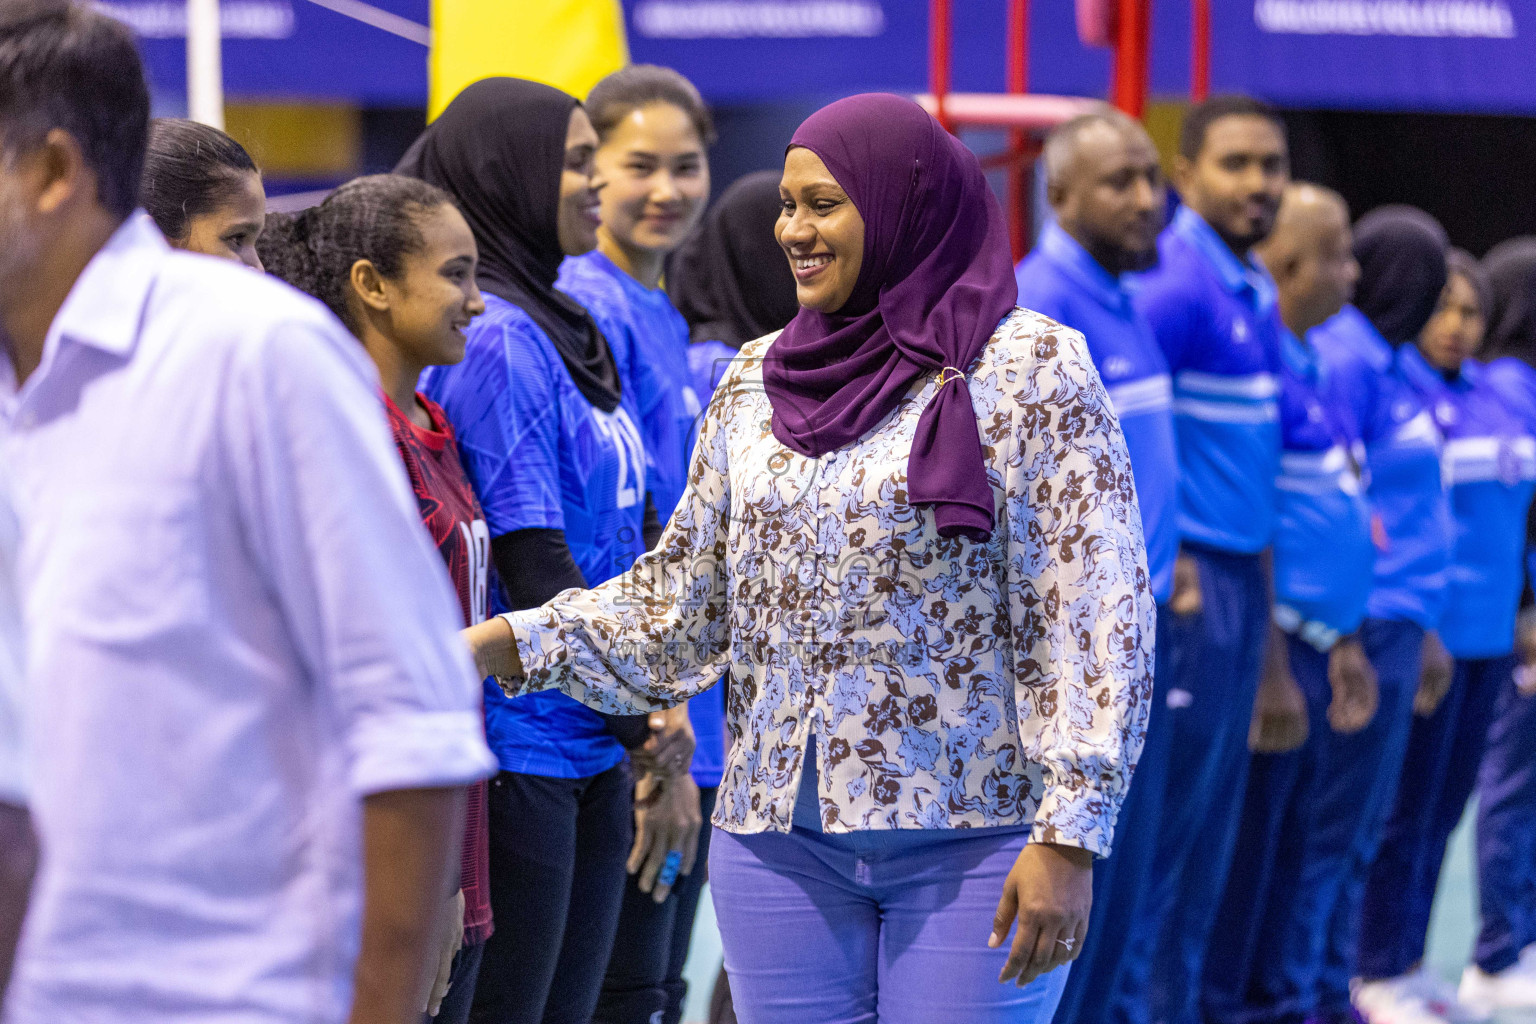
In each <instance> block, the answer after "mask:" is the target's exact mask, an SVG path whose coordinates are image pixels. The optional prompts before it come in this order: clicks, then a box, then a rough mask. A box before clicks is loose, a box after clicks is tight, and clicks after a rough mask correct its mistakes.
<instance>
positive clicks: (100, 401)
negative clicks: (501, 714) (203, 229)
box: [0, 2, 492, 1024]
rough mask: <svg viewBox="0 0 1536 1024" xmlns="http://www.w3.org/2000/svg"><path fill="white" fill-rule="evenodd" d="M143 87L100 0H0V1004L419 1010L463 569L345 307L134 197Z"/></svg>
mask: <svg viewBox="0 0 1536 1024" xmlns="http://www.w3.org/2000/svg"><path fill="white" fill-rule="evenodd" d="M148 109H149V97H148V93H147V90H146V88H145V83H144V78H143V72H142V69H141V67H140V64H139V59H138V55H137V53H136V52H135V49H134V45H133V41H132V39H131V38H130V37H129V35H128V32H127V29H125V28H124V27H123V26H122V25H121V23H119V22H116V21H113V20H111V19H109V18H108V17H106V16H105V15H103V14H99V13H96V12H95V11H93V10H91V9H89V8H86V7H83V6H73V5H68V4H65V3H59V2H43V3H36V4H23V3H12V4H8V5H6V7H5V9H4V13H3V16H0V147H3V149H4V154H3V156H4V159H3V161H0V224H4V226H5V227H4V235H5V239H6V244H5V247H4V249H3V250H0V327H3V329H4V335H5V337H6V339H7V352H6V355H7V357H8V358H7V360H6V361H5V363H4V365H5V367H6V371H7V376H8V377H9V380H8V382H7V385H6V387H5V391H6V397H7V402H6V408H5V417H4V418H5V427H4V431H3V447H4V449H5V454H6V456H7V457H8V459H9V463H10V468H11V470H12V472H13V473H14V481H15V487H14V491H15V494H16V497H17V500H18V501H19V502H20V507H19V508H18V514H19V518H20V521H21V524H22V538H23V540H22V549H21V557H20V566H21V586H22V592H23V594H24V595H25V601H26V610H27V645H28V666H27V675H28V679H29V680H30V681H31V685H30V686H29V687H28V689H29V691H30V692H31V693H32V694H34V695H35V696H34V697H33V698H32V699H31V700H30V701H29V707H28V714H29V720H28V728H29V730H30V731H31V734H32V743H33V747H34V749H36V750H37V751H38V756H36V757H34V758H33V759H32V763H33V775H34V786H33V794H32V795H33V803H32V809H33V813H34V814H35V816H36V819H37V823H38V830H39V835H40V839H41V842H42V845H43V848H44V849H45V850H46V851H47V856H46V858H45V861H44V864H43V868H42V870H41V872H40V874H39V877H38V882H37V889H36V893H35V897H34V902H33V907H32V910H31V914H30V916H29V918H28V921H27V930H26V935H25V938H24V940H23V947H22V951H21V954H20V957H19V959H18V964H17V971H16V978H15V983H14V985H13V987H12V992H11V1000H10V1005H9V1016H8V1020H11V1021H15V1022H17V1024H34V1022H36V1024H44V1022H47V1024H56V1022H62V1021H113V1022H131V1021H143V1022H146V1024H147V1022H151V1021H153V1022H156V1024H166V1022H172V1024H192V1022H197V1024H263V1022H270V1024H291V1022H293V1021H296V1020H303V1021H313V1022H316V1024H340V1022H342V1021H344V1020H348V1019H349V1017H348V1014H349V1011H350V1014H351V1016H350V1020H351V1021H353V1022H354V1024H411V1022H415V1021H417V1020H418V1019H419V1016H420V1013H421V1006H422V1002H423V995H424V991H425V983H426V978H425V976H424V971H423V964H424V962H426V960H427V958H428V954H429V949H430V948H431V940H432V934H431V933H432V930H433V927H434V925H435V923H436V921H437V919H438V916H439V910H440V908H441V906H442V903H443V900H444V899H445V898H446V896H447V895H448V894H449V893H450V892H451V891H452V889H451V885H452V884H453V883H452V877H453V876H456V874H457V872H456V870H454V869H455V868H456V867H457V851H456V849H455V847H456V842H454V840H456V839H457V836H458V834H459V830H460V829H461V828H462V820H461V815H462V813H463V786H464V785H465V784H466V783H469V782H472V781H474V780H476V779H478V778H482V777H484V776H485V774H486V773H487V771H488V770H489V769H490V767H491V766H492V761H491V759H490V756H489V753H488V752H487V751H486V749H485V743H484V740H483V737H482V733H481V729H480V722H479V716H478V714H477V708H476V704H475V681H474V676H473V674H472V669H471V665H470V663H469V659H468V657H467V655H466V653H465V651H464V648H463V645H462V642H461V641H460V640H459V639H458V637H457V635H456V633H457V630H456V625H457V621H458V619H459V615H458V612H457V610H456V609H455V607H454V600H453V592H452V590H451V588H450V587H449V585H448V581H447V578H446V574H445V572H444V571H443V567H442V564H441V562H440V561H439V560H438V558H437V556H436V553H435V552H433V551H432V549H431V546H430V544H429V543H428V541H427V538H426V535H425V533H424V531H423V530H422V529H421V525H420V522H419V520H418V517H417V513H416V507H415V502H414V501H413V500H412V498H411V494H410V490H409V488H408V486H407V485H406V481H405V475H404V473H403V472H402V471H401V469H400V466H399V463H398V459H397V456H396V455H395V452H394V449H393V446H392V445H391V444H390V442H389V436H388V434H387V432H386V431H385V429H384V425H383V422H382V417H381V416H380V415H379V403H378V398H377V397H376V388H377V380H378V378H377V376H376V374H375V373H374V372H373V368H372V367H371V366H370V365H369V364H368V362H367V360H366V358H365V357H364V356H363V354H362V352H361V351H360V350H359V348H358V346H357V343H356V341H354V340H353V339H352V338H351V337H350V336H349V335H348V334H347V333H346V331H345V330H344V329H343V328H342V327H341V326H340V325H339V324H338V323H337V322H336V320H335V318H334V317H333V316H331V314H330V313H328V312H327V311H326V310H325V309H324V308H322V307H321V306H320V305H319V304H318V303H315V302H313V301H311V300H308V299H305V298H303V297H301V296H299V295H298V294H297V293H296V292H294V291H293V290H292V289H289V288H286V287H284V286H282V285H280V284H279V283H277V282H274V281H270V280H268V279H266V278H264V277H262V276H261V275H258V274H252V273H249V272H247V271H246V270H245V269H244V268H238V267H234V266H232V265H231V264H230V263H228V262H224V261H219V260H210V259H205V258H202V257H194V256H189V255H186V254H183V253H178V252H174V251H172V250H171V249H170V248H169V247H168V246H167V245H166V242H165V240H164V238H163V237H162V235H161V233H160V232H159V230H158V229H156V227H155V225H154V223H153V222H152V221H151V220H150V219H149V217H148V216H147V215H145V214H143V213H136V212H134V204H135V197H136V196H137V194H138V187H139V171H140V166H141V162H142V159H143V153H144V146H145V137H146V130H147V122H148ZM445 836H448V837H451V838H450V840H449V841H447V842H445V841H444V837H445Z"/></svg>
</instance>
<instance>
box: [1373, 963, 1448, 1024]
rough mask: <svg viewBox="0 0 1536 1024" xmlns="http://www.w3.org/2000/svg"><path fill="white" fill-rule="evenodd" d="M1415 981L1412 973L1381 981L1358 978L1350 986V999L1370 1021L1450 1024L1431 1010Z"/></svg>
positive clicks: (1389, 1023) (1376, 1022)
mask: <svg viewBox="0 0 1536 1024" xmlns="http://www.w3.org/2000/svg"><path fill="white" fill-rule="evenodd" d="M1416 980H1417V979H1416V977H1415V975H1412V974H1404V975H1400V976H1398V977H1396V978H1385V979H1382V980H1380V981H1361V980H1359V979H1356V980H1355V981H1354V982H1353V983H1352V984H1351V985H1350V993H1349V996H1350V1000H1351V1001H1352V1002H1353V1003H1354V1004H1355V1010H1356V1011H1358V1012H1359V1014H1360V1016H1362V1017H1364V1018H1365V1019H1366V1022H1367V1024H1448V1022H1447V1020H1446V1018H1445V1017H1444V1016H1441V1015H1440V1014H1437V1013H1435V1012H1434V1011H1433V1010H1431V1009H1430V1007H1429V1004H1428V1002H1427V1001H1426V1000H1425V998H1424V994H1423V993H1422V992H1421V991H1419V987H1418V986H1417V985H1416V984H1415V982H1416Z"/></svg>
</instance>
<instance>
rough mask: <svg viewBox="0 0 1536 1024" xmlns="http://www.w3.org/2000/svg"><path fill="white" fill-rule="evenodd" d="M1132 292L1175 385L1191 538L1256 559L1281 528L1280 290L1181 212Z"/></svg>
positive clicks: (1183, 500) (1183, 531) (1182, 497)
mask: <svg viewBox="0 0 1536 1024" xmlns="http://www.w3.org/2000/svg"><path fill="white" fill-rule="evenodd" d="M1158 259H1159V262H1158V266H1157V267H1156V269H1154V270H1151V271H1149V272H1147V273H1145V274H1141V275H1138V276H1137V277H1136V278H1135V279H1134V282H1133V284H1132V289H1133V295H1134V296H1135V299H1136V304H1137V307H1138V308H1139V309H1141V310H1142V312H1143V313H1145V314H1146V317H1147V320H1148V321H1149V322H1150V323H1151V324H1152V331H1153V333H1154V334H1155V335H1156V337H1157V342H1158V345H1159V346H1160V347H1161V348H1162V350H1163V355H1164V357H1165V358H1166V359H1167V361H1168V370H1169V372H1170V373H1171V374H1172V377H1173V413H1174V431H1175V436H1176V438H1177V441H1178V451H1179V532H1180V535H1181V536H1182V537H1183V539H1184V540H1188V541H1194V542H1196V543H1198V544H1202V545H1205V546H1206V547H1211V548H1215V549H1217V550H1220V551H1228V552H1232V553H1236V554H1255V553H1257V552H1259V551H1262V550H1263V549H1264V548H1265V547H1267V546H1268V545H1269V543H1270V540H1271V538H1272V536H1273V534H1274V526H1275V476H1276V474H1277V473H1278V472H1279V468H1280V413H1279V405H1278V402H1277V398H1278V395H1279V387H1280V383H1279V373H1280V332H1281V326H1280V319H1279V313H1278V312H1277V310H1276V305H1275V286H1274V282H1273V281H1271V280H1270V278H1269V273H1268V272H1267V271H1265V270H1264V268H1263V267H1262V266H1261V265H1259V264H1258V263H1256V262H1244V261H1242V260H1239V259H1238V258H1237V257H1236V256H1235V255H1233V253H1232V251H1231V250H1230V249H1228V248H1227V246H1226V243H1224V242H1223V241H1222V240H1221V238H1220V237H1219V236H1218V235H1217V234H1216V232H1215V231H1214V230H1212V228H1211V227H1210V225H1208V224H1206V223H1205V221H1204V220H1202V219H1201V218H1200V216H1199V215H1198V214H1196V213H1195V212H1194V211H1193V210H1191V209H1190V208H1189V207H1187V206H1185V207H1180V208H1179V210H1178V212H1177V213H1175V214H1174V217H1173V222H1172V223H1171V224H1169V226H1168V228H1167V229H1166V230H1165V231H1164V232H1163V234H1162V236H1161V237H1160V238H1159V239H1158Z"/></svg>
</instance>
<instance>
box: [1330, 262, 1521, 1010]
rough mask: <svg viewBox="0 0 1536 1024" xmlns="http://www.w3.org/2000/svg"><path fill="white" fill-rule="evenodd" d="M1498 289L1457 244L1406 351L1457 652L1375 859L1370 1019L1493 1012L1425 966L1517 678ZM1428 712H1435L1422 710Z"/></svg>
mask: <svg viewBox="0 0 1536 1024" xmlns="http://www.w3.org/2000/svg"><path fill="white" fill-rule="evenodd" d="M1490 292H1491V289H1490V287H1489V285H1488V282H1487V278H1486V276H1485V275H1484V273H1483V271H1482V268H1480V267H1479V266H1478V265H1477V263H1476V262H1475V261H1473V260H1472V259H1471V258H1470V257H1468V256H1466V255H1465V254H1458V253H1453V254H1452V259H1451V262H1450V273H1449V275H1448V278H1447V280H1446V284H1445V288H1444V290H1443V291H1442V292H1441V295H1440V302H1439V305H1438V306H1437V307H1436V309H1435V313H1434V316H1433V317H1431V318H1430V321H1429V323H1428V324H1427V325H1426V326H1425V328H1424V330H1423V331H1422V332H1421V333H1420V335H1419V339H1418V344H1417V346H1415V347H1413V348H1409V349H1405V350H1404V351H1403V353H1402V361H1403V372H1404V375H1405V377H1406V379H1407V381H1408V383H1409V384H1410V385H1411V386H1412V387H1413V388H1414V389H1415V390H1416V391H1417V392H1418V393H1419V394H1420V395H1421V396H1422V397H1423V399H1424V401H1425V403H1426V404H1427V405H1428V406H1429V408H1430V410H1431V413H1432V414H1433V416H1434V417H1435V422H1436V424H1437V426H1438V427H1439V428H1440V431H1441V433H1442V434H1443V435H1444V438H1445V446H1444V449H1443V452H1442V456H1441V467H1442V470H1441V473H1442V477H1443V478H1444V479H1445V481H1446V482H1447V485H1448V486H1449V488H1450V499H1451V512H1452V516H1453V518H1454V522H1455V532H1454V535H1453V543H1452V550H1451V564H1450V571H1449V573H1448V582H1447V587H1446V590H1447V594H1446V606H1445V613H1444V615H1443V616H1442V617H1441V621H1440V637H1441V639H1442V640H1443V641H1444V642H1445V646H1446V649H1447V650H1449V651H1450V653H1451V655H1452V657H1454V658H1455V673H1454V677H1453V680H1452V683H1451V686H1450V689H1449V690H1448V691H1447V692H1446V694H1445V696H1444V698H1443V699H1442V700H1441V701H1440V702H1439V704H1438V705H1437V706H1436V707H1434V708H1433V709H1428V708H1424V709H1421V711H1420V713H1421V715H1422V716H1423V717H1418V718H1416V719H1415V720H1414V723H1413V729H1412V732H1411V734H1410V737H1409V741H1408V752H1407V756H1406V759H1405V762H1404V770H1403V776H1402V780H1401V782H1400V783H1399V786H1398V793H1397V802H1396V806H1395V808H1394V810H1393V812H1392V817H1391V818H1390V820H1389V821H1388V824H1387V830H1386V834H1385V836H1384V837H1383V840H1382V845H1381V850H1380V853H1379V854H1378V856H1377V858H1376V862H1375V863H1374V864H1373V865H1372V868H1371V874H1370V880H1369V884H1368V887H1367V889H1366V896H1365V903H1364V911H1363V915H1362V927H1361V932H1360V961H1359V971H1360V983H1359V985H1358V986H1357V988H1356V991H1355V1006H1356V1008H1357V1009H1359V1010H1360V1012H1361V1013H1362V1014H1363V1015H1364V1016H1365V1017H1366V1019H1367V1020H1369V1021H1370V1022H1371V1024H1404V1022H1407V1024H1439V1022H1442V1021H1452V1022H1455V1021H1469V1020H1485V1019H1487V1015H1486V1014H1485V1013H1483V1012H1481V1011H1479V1010H1477V1009H1476V1008H1474V1007H1470V1006H1467V1005H1465V1004H1461V1003H1460V1002H1459V1001H1458V1000H1457V997H1456V993H1455V991H1454V990H1453V989H1451V988H1450V987H1449V986H1447V985H1445V984H1444V983H1443V982H1441V981H1440V980H1439V979H1438V978H1437V977H1436V976H1435V975H1434V973H1433V972H1432V971H1429V970H1426V969H1425V968H1424V965H1423V960H1424V946H1425V939H1426V936H1427V934H1428V931H1429V920H1430V911H1431V908H1432V906H1433V903H1434V897H1435V889H1436V886H1437V884H1438V882H1439V879H1440V869H1441V865H1442V864H1443V862H1444V860H1445V849H1446V844H1447V842H1448V841H1449V840H1450V836H1451V832H1452V831H1453V830H1454V829H1455V828H1456V825H1457V823H1458V822H1459V821H1460V820H1461V817H1462V814H1463V812H1464V811H1465V810H1466V804H1467V798H1468V797H1469V796H1470V795H1471V794H1472V791H1473V788H1474V785H1475V783H1476V780H1477V776H1478V770H1479V767H1480V765H1481V763H1482V761H1483V752H1484V750H1485V748H1486V745H1487V740H1488V729H1489V726H1490V724H1491V723H1492V721H1493V718H1494V715H1495V711H1496V708H1497V707H1498V703H1499V699H1500V694H1501V693H1503V692H1504V691H1505V690H1506V689H1507V688H1508V687H1510V686H1511V685H1513V683H1512V680H1513V677H1514V672H1515V666H1516V657H1515V653H1514V646H1515V618H1516V613H1517V611H1518V608H1519V603H1520V591H1521V586H1522V582H1523V579H1524V571H1523V569H1524V567H1523V556H1524V551H1525V524H1526V514H1527V512H1528V511H1529V509H1530V504H1531V496H1532V492H1533V490H1536V436H1533V435H1536V423H1532V422H1530V421H1529V419H1528V417H1527V416H1526V415H1525V414H1524V412H1523V411H1522V410H1521V409H1520V408H1519V407H1518V406H1516V405H1514V404H1512V403H1510V402H1509V401H1508V400H1507V399H1506V398H1505V397H1504V396H1503V395H1502V394H1501V393H1500V392H1499V391H1498V390H1497V389H1496V388H1495V387H1494V386H1493V385H1492V383H1491V382H1490V381H1489V379H1488V373H1487V368H1486V367H1485V366H1483V364H1481V363H1479V362H1477V361H1476V360H1475V359H1474V358H1473V357H1474V356H1476V355H1477V353H1478V351H1479V349H1480V348H1481V346H1482V342H1483V335H1484V329H1485V325H1486V323H1487V317H1488V314H1489V311H1490V304H1491V298H1490ZM1425 712H1428V713H1427V714H1425Z"/></svg>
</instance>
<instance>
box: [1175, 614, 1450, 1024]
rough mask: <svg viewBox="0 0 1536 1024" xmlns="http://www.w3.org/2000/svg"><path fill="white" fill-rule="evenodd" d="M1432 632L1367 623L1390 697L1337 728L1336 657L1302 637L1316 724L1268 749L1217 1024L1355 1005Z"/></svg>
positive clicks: (1210, 994)
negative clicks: (1331, 720)
mask: <svg viewBox="0 0 1536 1024" xmlns="http://www.w3.org/2000/svg"><path fill="white" fill-rule="evenodd" d="M1423 638H1424V631H1423V630H1422V629H1421V628H1420V627H1419V626H1417V625H1415V624H1413V623H1410V622H1403V621H1386V620H1375V619H1372V620H1367V621H1366V622H1365V623H1364V624H1363V625H1362V626H1361V628H1360V640H1361V643H1362V645H1363V646H1364V648H1365V653H1366V656H1367V658H1369V659H1370V661H1371V664H1372V666H1373V667H1374V668H1375V669H1376V674H1377V679H1378V684H1379V687H1380V698H1381V700H1380V706H1379V708H1378V710H1377V713H1376V717H1375V718H1374V719H1372V721H1371V724H1370V725H1368V726H1367V727H1366V728H1365V729H1363V730H1361V731H1360V732H1358V733H1355V734H1353V735H1341V734H1338V733H1335V732H1334V731H1333V730H1332V729H1331V728H1330V727H1329V725H1328V722H1327V709H1328V706H1329V704H1330V703H1331V702H1332V699H1333V693H1332V688H1331V687H1330V686H1329V684H1328V659H1327V656H1326V655H1323V654H1321V653H1320V652H1318V651H1316V650H1314V649H1312V648H1311V647H1309V646H1307V645H1306V644H1304V643H1302V642H1300V641H1298V640H1296V639H1295V638H1291V640H1290V650H1291V656H1292V660H1291V668H1292V672H1293V674H1294V675H1295V677H1296V680H1297V683H1298V684H1299V685H1300V686H1301V688H1302V691H1303V693H1305V694H1306V696H1307V703H1308V711H1309V724H1310V727H1311V733H1310V735H1309V738H1308V740H1307V744H1306V746H1304V747H1303V748H1302V749H1301V750H1299V751H1294V752H1292V753H1289V754H1280V755H1256V756H1255V757H1254V759H1253V763H1252V765H1251V767H1250V772H1249V778H1248V793H1247V798H1246V802H1245V805H1244V811H1243V824H1242V829H1241V832H1240V834H1239V837H1238V846H1237V851H1236V854H1235V855H1234V857H1233V864H1232V871H1231V874H1230V875H1229V877H1228V880H1227V891H1226V895H1225V897H1224V899H1223V904H1222V911H1221V915H1220V917H1219V918H1218V921H1217V927H1216V931H1215V933H1214V934H1213V936H1212V940H1211V947H1210V950H1209V952H1208V955H1207V961H1206V974H1205V994H1204V1009H1205V1015H1206V1020H1207V1021H1208V1022H1211V1024H1236V1022H1244V1024H1248V1022H1261V1024H1299V1022H1301V1021H1304V1020H1306V1019H1307V1018H1308V1017H1310V1016H1313V1015H1314V1014H1317V1015H1326V1014H1328V1013H1331V1012H1334V1011H1337V1010H1345V1011H1347V1010H1348V1007H1349V979H1350V978H1351V977H1352V976H1353V975H1354V964H1355V942H1354V936H1355V934H1356V931H1357V928H1358V918H1359V904H1360V899H1361V895H1362V893H1363V889H1364V886H1365V877H1366V872H1367V871H1368V869H1369V866H1370V863H1371V861H1372V859H1373V858H1374V856H1375V852H1376V846H1377V844H1378V843H1379V842H1380V838H1381V832H1382V829H1383V827H1384V826H1385V823H1386V817H1387V814H1388V812H1389V811H1390V810H1391V807H1392V803H1393V800H1394V798H1395V797H1396V794H1397V778H1398V773H1399V771H1400V769H1401V766H1402V763H1403V752H1404V750H1405V748H1406V747H1407V743H1408V732H1409V728H1410V724H1411V720H1412V716H1413V696H1414V693H1415V691H1416V690H1417V689H1418V680H1419V667H1420V663H1421V650H1422V646H1423Z"/></svg>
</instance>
